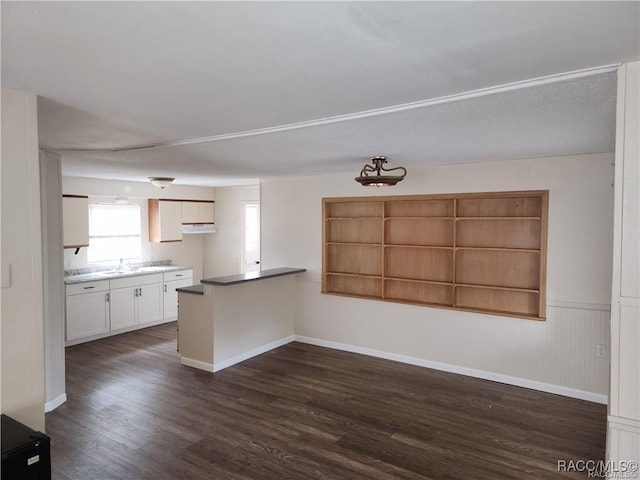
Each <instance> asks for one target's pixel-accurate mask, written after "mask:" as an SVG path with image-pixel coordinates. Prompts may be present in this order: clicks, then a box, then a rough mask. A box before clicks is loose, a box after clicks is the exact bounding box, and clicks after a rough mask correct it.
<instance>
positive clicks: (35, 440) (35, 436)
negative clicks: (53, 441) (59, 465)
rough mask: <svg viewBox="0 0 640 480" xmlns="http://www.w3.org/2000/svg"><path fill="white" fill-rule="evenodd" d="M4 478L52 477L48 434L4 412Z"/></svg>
mask: <svg viewBox="0 0 640 480" xmlns="http://www.w3.org/2000/svg"><path fill="white" fill-rule="evenodd" d="M1 428H2V444H1V445H2V475H1V477H2V480H51V453H50V444H49V437H48V436H46V435H45V434H44V433H40V432H36V431H35V430H32V429H30V428H29V427H27V426H26V425H23V424H22V423H20V422H17V421H15V420H14V419H13V418H11V417H7V416H6V415H4V414H3V415H2V425H1Z"/></svg>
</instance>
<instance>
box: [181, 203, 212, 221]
mask: <svg viewBox="0 0 640 480" xmlns="http://www.w3.org/2000/svg"><path fill="white" fill-rule="evenodd" d="M213 206H214V202H212V201H210V202H202V201H194V200H185V201H183V202H182V223H184V224H189V225H192V224H198V223H205V224H207V223H214V210H213Z"/></svg>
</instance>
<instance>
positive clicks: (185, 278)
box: [163, 270, 193, 322]
mask: <svg viewBox="0 0 640 480" xmlns="http://www.w3.org/2000/svg"><path fill="white" fill-rule="evenodd" d="M191 285H193V270H180V271H178V272H168V273H165V274H164V292H163V293H164V302H163V303H164V321H165V322H170V321H172V320H177V319H178V292H176V288H183V287H189V286H191Z"/></svg>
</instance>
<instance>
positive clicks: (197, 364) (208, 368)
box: [180, 357, 213, 372]
mask: <svg viewBox="0 0 640 480" xmlns="http://www.w3.org/2000/svg"><path fill="white" fill-rule="evenodd" d="M180 363H181V364H182V365H185V366H187V367H192V368H197V369H200V370H204V371H205V372H213V364H212V363H206V362H201V361H200V360H194V359H193V358H188V357H180Z"/></svg>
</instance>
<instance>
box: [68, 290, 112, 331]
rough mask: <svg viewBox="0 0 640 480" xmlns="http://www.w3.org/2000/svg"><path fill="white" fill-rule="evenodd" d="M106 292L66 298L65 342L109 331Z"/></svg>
mask: <svg viewBox="0 0 640 480" xmlns="http://www.w3.org/2000/svg"><path fill="white" fill-rule="evenodd" d="M107 294H108V292H94V293H84V294H81V295H68V296H67V336H66V339H67V341H70V340H76V339H78V338H83V337H90V336H91V335H98V334H101V333H106V332H108V331H109V303H108V302H107Z"/></svg>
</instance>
